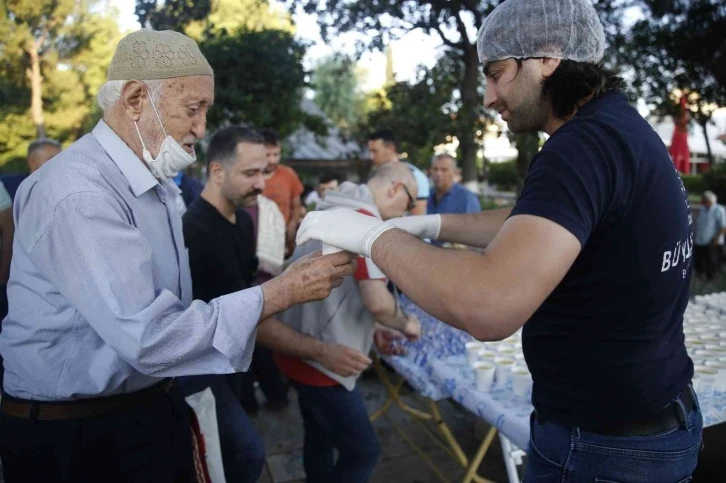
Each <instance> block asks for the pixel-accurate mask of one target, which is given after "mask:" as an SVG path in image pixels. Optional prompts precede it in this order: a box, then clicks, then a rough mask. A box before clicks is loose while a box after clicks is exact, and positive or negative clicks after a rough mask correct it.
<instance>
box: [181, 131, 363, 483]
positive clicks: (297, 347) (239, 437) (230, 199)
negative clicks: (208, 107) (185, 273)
mask: <svg viewBox="0 0 726 483" xmlns="http://www.w3.org/2000/svg"><path fill="white" fill-rule="evenodd" d="M266 165H267V161H266V156H265V147H264V145H263V138H262V136H260V135H259V134H258V133H256V132H255V131H254V130H252V129H250V128H247V127H240V126H232V127H228V128H224V129H221V130H220V131H218V132H216V133H215V134H214V136H212V139H211V140H210V142H209V148H208V149H207V172H208V175H209V179H208V180H207V183H206V185H205V186H204V190H203V191H202V194H201V196H200V197H199V198H197V199H196V200H195V201H194V202H192V204H191V205H189V208H188V209H187V212H186V213H185V214H184V217H183V221H184V241H185V244H186V247H187V249H188V250H189V266H190V269H191V275H192V292H193V296H194V298H195V299H199V300H202V301H205V302H206V301H209V300H213V299H215V298H216V297H221V296H224V295H226V294H229V293H233V292H236V291H239V290H244V289H246V288H248V287H251V286H252V285H253V281H254V278H255V275H256V272H257V268H258V267H257V257H256V256H255V238H254V227H253V224H252V219H251V218H250V215H249V214H248V213H247V211H246V209H245V205H247V204H249V203H250V202H251V201H254V199H255V197H257V196H258V195H259V194H260V193H262V190H263V189H264V187H265V181H264V177H263V170H264V168H265V166H266ZM257 344H258V345H261V346H264V347H255V351H254V356H253V358H252V365H251V369H250V371H248V372H245V373H243V374H227V375H217V374H209V375H199V376H187V377H180V378H178V379H177V380H178V382H179V386H180V387H181V389H182V392H183V393H184V394H185V395H189V394H194V393H196V392H199V391H202V390H204V389H205V388H207V387H209V388H211V390H212V393H213V394H214V398H215V402H216V409H217V420H218V427H219V438H220V443H221V448H222V462H223V464H224V473H225V477H226V480H227V481H230V482H239V483H254V482H256V481H257V480H258V479H259V477H260V474H261V472H262V470H263V467H264V463H265V451H264V446H263V444H262V438H261V437H260V435H259V433H258V432H257V430H256V429H255V428H254V426H253V425H252V423H251V421H250V419H249V417H248V416H247V415H246V414H245V411H244V410H243V409H242V406H240V401H241V402H242V403H243V404H244V403H245V402H248V401H249V400H250V399H251V400H253V401H254V387H253V385H252V379H251V377H252V374H251V371H252V370H254V371H255V372H257V373H258V375H260V376H261V377H260V379H261V380H262V381H261V385H265V384H270V383H271V381H269V380H265V379H264V378H265V376H271V377H272V383H274V382H275V381H279V382H277V384H278V385H280V386H282V388H281V389H276V388H273V389H276V392H277V393H278V398H279V397H286V392H287V387H286V386H284V385H283V383H282V381H280V375H279V373H278V372H277V366H276V365H275V362H274V360H273V359H272V355H271V354H270V351H269V349H272V350H276V351H279V352H281V353H283V354H287V355H288V356H291V357H302V358H311V359H313V360H315V361H318V362H319V363H320V364H322V365H323V366H324V367H326V368H328V369H329V370H331V371H333V372H346V373H347V371H348V370H349V369H350V370H352V371H353V372H354V373H356V374H357V373H359V372H360V371H361V370H363V369H365V368H366V367H367V366H368V364H370V360H369V359H368V358H367V357H366V356H364V355H363V354H361V353H360V352H358V351H355V350H353V349H349V348H346V347H343V346H340V345H338V344H326V343H323V342H322V341H319V340H317V339H314V338H312V337H309V336H306V335H302V334H300V333H298V332H296V331H295V330H293V329H291V328H289V327H287V326H286V325H283V324H282V323H280V322H279V321H277V320H275V319H273V318H270V319H267V320H265V321H263V322H260V324H259V326H258V329H257ZM270 371H273V373H272V374H270ZM260 372H262V373H261V374H260ZM275 377H276V378H277V379H274V378H275ZM225 379H226V380H225ZM240 380H241V381H242V387H241V388H239V389H238V387H239V385H238V382H240ZM245 380H247V381H248V383H247V384H245V383H244V381H245ZM230 386H232V387H233V388H234V389H235V391H234V392H238V391H239V390H241V391H243V392H252V394H247V393H243V394H239V393H238V394H235V393H234V392H233V391H232V390H231V388H230ZM265 394H266V395H267V396H268V397H269V395H270V393H269V388H268V391H266V392H265ZM238 398H239V401H238ZM255 402H256V401H255Z"/></svg>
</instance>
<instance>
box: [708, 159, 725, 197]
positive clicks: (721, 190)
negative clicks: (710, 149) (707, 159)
mask: <svg viewBox="0 0 726 483" xmlns="http://www.w3.org/2000/svg"><path fill="white" fill-rule="evenodd" d="M703 179H704V181H705V182H706V186H707V188H708V189H710V190H711V191H713V192H714V193H716V197H717V198H718V199H719V200H726V163H719V164H714V165H712V166H711V169H709V170H708V171H707V172H706V173H704V174H703Z"/></svg>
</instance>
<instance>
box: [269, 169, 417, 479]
mask: <svg viewBox="0 0 726 483" xmlns="http://www.w3.org/2000/svg"><path fill="white" fill-rule="evenodd" d="M415 192H416V182H415V180H414V178H413V174H412V173H411V170H410V169H409V168H408V166H406V165H405V164H403V163H390V164H387V165H385V166H382V167H381V168H379V169H378V170H376V172H375V173H374V175H373V177H372V178H371V179H370V180H369V181H368V183H367V184H365V185H360V186H359V185H356V184H353V183H343V184H342V185H341V186H340V189H339V190H338V191H332V192H328V194H327V195H326V196H325V198H324V199H323V200H322V201H321V202H320V209H321V210H326V211H327V210H338V209H348V210H355V211H356V212H357V213H360V214H361V216H364V217H370V218H371V219H375V220H387V219H389V218H393V217H399V216H403V215H404V214H405V213H406V211H408V210H410V209H411V208H412V207H413V205H414V203H415V201H416V200H415V199H414V198H413V196H412V195H411V193H415ZM316 245H317V246H316ZM319 248H320V244H319V243H311V244H309V245H308V246H304V247H298V249H297V250H296V251H295V254H294V255H293V259H297V258H300V257H302V256H305V254H307V253H310V252H312V251H314V250H316V249H319ZM354 278H355V279H354V280H352V279H348V280H346V281H345V282H344V283H343V285H342V286H341V287H338V288H336V289H335V290H333V292H332V293H331V294H330V297H328V298H327V299H325V300H322V301H320V302H315V303H310V304H305V305H301V306H298V307H295V308H292V309H290V310H288V311H286V312H284V313H283V314H281V315H280V320H282V321H283V322H284V323H286V324H288V325H289V326H290V327H292V328H293V329H295V330H297V331H299V332H302V333H304V334H310V335H312V336H313V337H316V338H319V339H320V340H322V341H324V342H327V343H336V344H343V345H345V346H347V347H350V348H351V350H353V349H354V350H355V351H360V352H361V353H363V354H367V353H368V352H369V351H370V349H371V346H372V345H373V341H374V331H375V321H378V322H380V323H382V324H384V325H385V326H388V327H392V328H394V329H397V330H399V331H400V332H402V333H403V334H404V335H405V336H407V337H409V338H412V339H413V338H416V337H418V335H419V334H420V332H421V325H420V323H419V321H418V320H417V319H416V318H414V317H408V316H406V314H404V313H403V312H402V311H401V310H400V309H399V308H398V305H397V301H396V299H395V298H394V296H393V295H392V294H391V293H390V292H389V291H388V288H387V287H386V277H385V275H384V274H383V273H381V271H380V270H379V269H378V268H377V267H376V266H375V264H373V262H372V261H371V260H370V259H365V258H363V257H361V258H360V259H359V260H358V269H357V271H356V273H355V277H354ZM375 334H376V337H375V339H376V343H377V345H378V347H379V349H380V350H383V351H384V352H389V349H391V345H390V344H389V343H390V332H386V331H385V329H383V330H380V331H377V332H375ZM399 337H402V336H401V335H400V333H399ZM276 359H277V362H278V364H279V365H280V369H281V370H282V372H283V373H285V374H286V375H287V376H288V377H289V378H290V379H291V380H292V382H293V385H294V386H295V389H297V393H298V403H299V405H300V413H301V414H302V417H303V422H304V424H305V447H304V450H303V462H304V465H305V473H306V474H307V480H308V481H310V482H315V483H365V482H366V481H368V479H369V477H370V475H371V473H372V471H373V469H374V468H375V466H376V462H377V461H378V455H379V453H380V450H379V446H378V439H377V438H376V433H375V431H374V430H373V426H372V425H371V422H370V420H369V418H368V413H367V412H366V407H365V403H364V401H363V396H362V394H361V392H360V390H359V389H357V388H356V379H357V377H358V372H356V371H349V372H347V373H341V372H334V371H331V370H330V369H329V368H327V367H325V366H324V365H323V364H321V363H320V362H318V361H315V360H310V358H307V359H308V360H302V358H292V357H286V356H285V355H282V354H276ZM334 451H337V453H338V454H337V460H336V459H334Z"/></svg>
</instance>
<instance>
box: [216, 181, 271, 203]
mask: <svg viewBox="0 0 726 483" xmlns="http://www.w3.org/2000/svg"><path fill="white" fill-rule="evenodd" d="M222 194H223V195H224V197H225V198H226V199H227V200H228V201H229V202H230V203H232V204H233V205H234V206H236V207H237V208H244V207H245V206H250V205H254V202H255V200H256V199H257V196H258V195H261V194H262V190H259V189H257V188H253V189H251V190H250V191H246V192H244V193H235V191H234V190H233V189H231V187H230V186H228V185H223V186H222Z"/></svg>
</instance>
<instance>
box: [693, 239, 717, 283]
mask: <svg viewBox="0 0 726 483" xmlns="http://www.w3.org/2000/svg"><path fill="white" fill-rule="evenodd" d="M720 250H721V247H720V246H714V245H695V246H694V247H693V260H694V264H695V267H694V268H695V269H696V273H698V274H699V275H702V276H705V277H706V279H707V280H713V278H714V277H715V276H716V273H718V269H719V251H720Z"/></svg>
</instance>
